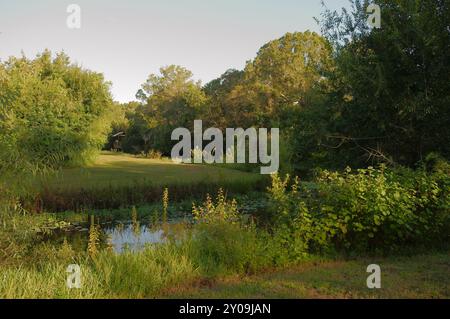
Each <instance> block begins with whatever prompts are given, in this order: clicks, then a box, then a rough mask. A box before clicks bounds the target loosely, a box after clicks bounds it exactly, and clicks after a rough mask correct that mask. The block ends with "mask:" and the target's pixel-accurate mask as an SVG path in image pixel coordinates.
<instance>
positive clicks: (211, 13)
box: [0, 0, 348, 102]
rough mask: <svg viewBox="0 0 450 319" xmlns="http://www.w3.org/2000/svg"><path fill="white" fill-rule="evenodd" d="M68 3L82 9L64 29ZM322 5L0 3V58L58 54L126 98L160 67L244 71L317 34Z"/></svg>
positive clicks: (178, 0)
mask: <svg viewBox="0 0 450 319" xmlns="http://www.w3.org/2000/svg"><path fill="white" fill-rule="evenodd" d="M325 3H326V5H327V7H329V8H331V9H338V8H341V7H344V6H348V0H325ZM70 4H77V5H78V6H79V7H80V8H81V25H80V28H79V29H70V28H69V27H68V26H67V22H66V21H67V19H68V17H69V16H70V14H71V13H68V12H67V7H68V6H69V5H70ZM321 10H322V7H321V0H145V1H144V0H70V1H66V0H0V60H1V61H4V60H5V59H7V58H8V57H9V56H20V55H21V52H24V53H25V55H26V56H27V57H29V58H32V57H34V56H35V55H36V54H38V53H39V52H42V51H43V50H44V49H46V48H47V49H50V50H51V51H52V52H59V51H64V52H65V53H67V54H68V55H69V56H70V58H71V60H72V62H75V63H78V64H80V65H82V66H83V67H85V68H88V69H91V70H93V71H97V72H101V73H103V74H104V76H105V79H106V80H108V81H111V82H112V89H111V91H112V93H113V96H114V99H115V100H117V101H119V102H128V101H132V100H135V94H136V92H137V90H138V89H139V88H140V86H141V84H142V83H144V82H145V80H146V79H147V77H148V75H149V74H151V73H158V72H159V68H160V67H162V66H166V65H170V64H176V65H181V66H184V67H186V68H187V69H189V70H191V71H192V72H193V74H194V78H195V79H196V80H201V81H202V83H203V84H204V83H207V82H208V81H210V80H212V79H215V78H217V77H219V76H220V75H221V74H223V73H224V72H225V71H226V70H227V69H230V68H235V69H243V68H244V66H245V63H246V61H248V60H251V59H253V58H254V57H255V56H256V53H257V51H258V49H259V48H260V47H261V46H262V45H264V44H265V43H267V42H268V41H270V40H274V39H277V38H279V37H281V36H283V34H285V33H286V32H295V31H306V30H311V31H316V32H319V27H318V26H317V24H316V22H315V21H314V17H319V14H320V12H321Z"/></svg>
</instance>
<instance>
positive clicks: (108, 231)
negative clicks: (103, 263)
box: [45, 219, 189, 253]
mask: <svg viewBox="0 0 450 319" xmlns="http://www.w3.org/2000/svg"><path fill="white" fill-rule="evenodd" d="M188 224H189V221H188V220H185V219H183V220H172V221H170V222H168V223H166V224H160V223H159V224H145V223H141V222H139V221H137V220H136V219H133V220H130V221H125V222H124V221H117V222H114V221H113V222H111V221H109V222H107V223H101V222H97V225H98V229H99V233H100V235H99V237H100V238H99V246H100V247H99V249H108V248H109V249H112V250H113V251H114V252H116V253H122V252H124V251H132V252H136V251H139V250H142V249H143V248H144V247H145V246H146V245H152V244H153V245H156V244H164V243H165V242H167V241H168V238H169V237H173V236H175V237H176V236H178V235H179V234H181V233H182V230H184V229H185V228H186V226H187V225H188ZM64 240H66V241H67V242H68V243H69V244H70V245H71V246H72V248H73V249H74V250H76V251H86V249H87V247H88V243H89V225H88V224H79V225H75V226H74V227H73V228H72V229H70V230H66V231H59V232H55V233H53V234H52V235H50V236H48V237H46V238H45V241H47V242H53V243H55V244H61V243H63V242H64Z"/></svg>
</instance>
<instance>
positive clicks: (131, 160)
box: [44, 152, 261, 189]
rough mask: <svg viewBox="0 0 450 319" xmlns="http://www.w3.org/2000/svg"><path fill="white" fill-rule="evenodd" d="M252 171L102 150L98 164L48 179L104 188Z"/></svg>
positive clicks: (59, 184)
mask: <svg viewBox="0 0 450 319" xmlns="http://www.w3.org/2000/svg"><path fill="white" fill-rule="evenodd" d="M260 178H261V176H260V175H259V174H252V173H247V172H242V171H237V170H233V169H228V168H224V167H215V166H211V165H194V164H176V163H174V162H172V161H171V160H170V159H146V158H137V157H134V156H132V155H127V154H117V153H110V152H102V154H101V155H100V156H99V157H98V159H97V161H96V162H95V163H94V164H91V165H89V166H86V167H81V168H68V169H63V170H62V171H60V172H59V173H58V174H56V176H52V177H51V178H48V179H46V180H45V181H44V185H45V186H50V187H55V188H58V189H61V188H70V189H76V188H101V187H105V186H111V185H112V186H120V185H132V184H134V183H136V182H139V183H149V184H152V185H171V184H183V183H184V184H192V183H200V182H207V183H219V182H224V183H230V182H240V181H242V180H249V181H251V180H258V179H260Z"/></svg>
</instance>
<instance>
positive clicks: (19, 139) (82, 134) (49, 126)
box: [0, 51, 112, 179]
mask: <svg viewBox="0 0 450 319" xmlns="http://www.w3.org/2000/svg"><path fill="white" fill-rule="evenodd" d="M109 86H110V85H109V83H108V82H105V80H104V78H103V75H102V74H100V73H95V72H92V71H89V70H84V69H82V68H81V67H79V66H77V65H73V64H70V60H69V57H68V56H67V55H65V54H64V53H58V54H56V57H55V58H53V59H52V54H51V52H50V51H45V52H43V53H42V54H40V55H38V56H37V57H36V58H35V59H34V60H29V59H27V58H26V57H25V56H22V57H20V58H15V57H11V58H10V59H8V60H7V61H5V62H4V63H2V64H1V65H0V149H1V153H0V172H1V175H2V177H3V178H4V179H6V178H7V175H15V174H16V173H19V172H24V173H30V172H32V171H42V170H45V169H48V168H50V169H54V168H59V167H61V166H66V165H74V164H80V163H85V162H87V161H89V160H91V159H92V158H93V156H95V154H96V153H97V152H98V150H99V149H100V148H101V147H102V145H103V144H104V142H105V140H106V134H107V132H108V130H109V126H110V120H111V119H110V117H109V110H110V107H111V105H112V98H111V94H110V91H109Z"/></svg>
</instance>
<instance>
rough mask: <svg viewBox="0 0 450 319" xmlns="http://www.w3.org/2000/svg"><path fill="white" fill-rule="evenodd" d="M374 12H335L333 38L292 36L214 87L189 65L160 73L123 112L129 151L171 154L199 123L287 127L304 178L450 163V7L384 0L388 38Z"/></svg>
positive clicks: (358, 8)
mask: <svg viewBox="0 0 450 319" xmlns="http://www.w3.org/2000/svg"><path fill="white" fill-rule="evenodd" d="M368 3H369V2H367V1H354V2H353V5H352V8H353V10H352V11H350V12H348V11H345V10H344V11H342V13H339V12H332V11H329V10H327V9H326V8H325V10H324V11H323V13H322V16H321V19H320V21H319V23H320V26H321V28H322V34H323V36H320V35H318V34H315V33H313V32H309V31H306V32H303V33H302V32H296V33H287V34H286V35H284V36H283V37H282V38H280V39H277V40H274V41H271V42H269V43H267V44H265V45H264V46H263V47H262V48H261V49H260V50H259V52H258V53H257V56H256V58H255V59H254V60H252V61H249V62H248V63H247V65H246V67H245V69H244V70H243V71H239V70H228V71H226V72H225V73H224V74H223V75H222V76H221V77H220V78H218V79H215V80H213V81H211V82H209V83H207V84H206V85H204V86H203V87H201V85H200V84H199V83H196V82H195V81H193V80H192V73H191V72H190V71H188V70H186V69H184V68H182V67H178V66H169V67H165V68H162V69H161V74H160V75H150V76H149V78H148V80H147V81H146V83H144V84H143V85H142V89H141V90H140V91H139V92H138V94H137V97H138V98H139V100H140V103H139V105H133V104H127V105H125V106H124V112H127V115H126V116H125V117H124V118H123V120H124V121H123V122H122V124H121V125H118V126H117V130H123V129H124V128H125V129H126V130H127V137H126V138H125V140H124V141H123V149H124V150H125V151H127V152H132V153H139V152H144V153H148V152H149V151H150V150H152V149H155V150H158V151H160V152H162V153H163V154H169V153H170V148H171V145H172V142H171V141H170V132H171V131H172V129H173V128H175V127H180V126H182V127H188V128H189V127H191V126H192V122H193V120H194V119H195V118H198V119H202V120H203V121H204V122H206V123H207V125H209V126H214V127H218V128H221V129H224V128H226V127H252V126H254V127H280V128H281V132H282V134H283V138H282V141H283V143H282V145H281V148H282V164H283V168H284V169H285V170H295V171H296V172H309V171H310V170H311V169H314V168H316V167H326V168H333V169H340V168H343V167H345V166H347V165H350V166H353V167H365V166H368V165H373V164H376V163H387V164H390V165H397V164H401V165H407V166H414V165H415V164H416V163H418V162H419V161H422V160H424V159H425V158H426V157H427V156H428V155H429V154H430V153H432V152H435V153H438V154H440V155H441V156H443V157H445V158H447V159H448V158H449V155H450V150H449V145H450V143H449V136H450V132H449V129H450V128H449V125H448V119H449V116H450V114H449V112H450V107H449V103H450V100H449V99H450V98H449V93H448V92H450V81H449V79H450V51H449V47H450V30H449V25H450V9H449V7H450V6H449V3H448V2H446V1H431V0H421V1H414V2H411V1H407V0H397V1H377V4H379V5H380V6H381V12H382V14H381V18H382V27H381V29H370V28H369V26H368V24H367V22H366V20H367V14H366V12H365V9H366V7H367V5H368ZM130 110H132V111H130Z"/></svg>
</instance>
